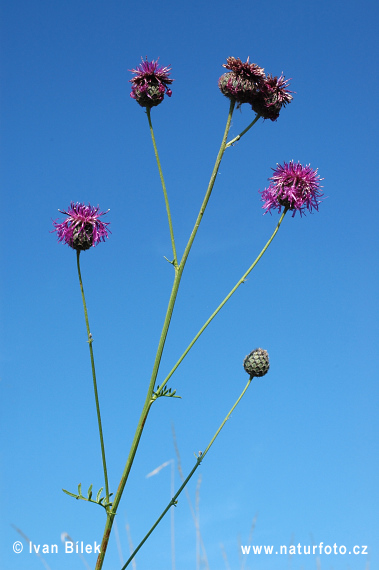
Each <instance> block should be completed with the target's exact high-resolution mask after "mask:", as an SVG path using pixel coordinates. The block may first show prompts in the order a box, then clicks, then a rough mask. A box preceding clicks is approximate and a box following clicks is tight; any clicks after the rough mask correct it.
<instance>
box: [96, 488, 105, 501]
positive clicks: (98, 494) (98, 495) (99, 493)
mask: <svg viewBox="0 0 379 570" xmlns="http://www.w3.org/2000/svg"><path fill="white" fill-rule="evenodd" d="M103 489H104V487H101V489H99V490H98V492H97V495H96V503H98V502H99V499H100V495H101V491H102V490H103Z"/></svg>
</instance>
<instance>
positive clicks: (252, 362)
mask: <svg viewBox="0 0 379 570" xmlns="http://www.w3.org/2000/svg"><path fill="white" fill-rule="evenodd" d="M243 367H244V369H245V370H246V372H247V373H248V374H250V378H254V376H264V375H265V374H267V372H268V369H269V368H270V361H269V359H268V352H267V350H263V349H262V348H256V349H255V350H253V351H252V352H250V354H248V355H247V356H246V357H245V360H244V361H243Z"/></svg>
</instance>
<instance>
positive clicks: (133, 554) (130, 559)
mask: <svg viewBox="0 0 379 570" xmlns="http://www.w3.org/2000/svg"><path fill="white" fill-rule="evenodd" d="M251 380H252V377H250V378H249V381H248V383H247V384H246V386H245V388H244V389H243V391H242V393H241V395H240V396H239V398H238V400H237V401H236V402H235V404H234V406H233V407H232V409H231V410H230V411H229V413H228V414H227V415H226V417H225V419H224V421H223V422H222V424H221V425H220V427H219V428H218V430H217V431H216V433H215V435H214V436H213V437H212V439H211V441H210V442H209V444H208V446H207V447H206V448H205V451H203V452H202V453H201V452H200V454H199V456H198V457H197V459H196V463H195V466H194V467H193V468H192V470H191V472H190V473H189V475H188V476H187V478H186V479H185V480H184V481H183V483H182V485H181V486H180V488H179V489H178V491H177V492H176V493H175V495H174V496H173V497H172V499H171V501H170V502H169V503H168V505H167V507H166V508H165V510H164V511H163V512H162V514H161V515H160V516H159V518H158V519H157V520H156V521H155V523H154V524H153V526H152V527H151V529H150V530H149V532H148V533H147V534H146V536H145V537H144V538H143V539H142V540H141V542H140V543H139V545H138V546H137V548H136V549H135V550H134V552H133V553H132V554H131V556H130V557H129V558H128V560H127V561H126V563H125V564H124V566H123V567H122V568H121V570H125V568H126V567H127V566H129V564H130V562H131V561H132V560H133V558H134V557H135V555H136V554H137V552H138V551H139V550H140V548H141V547H142V546H143V545H144V543H145V542H146V540H147V539H148V538H149V536H150V535H151V533H152V532H153V531H154V529H155V528H156V527H157V526H158V524H159V523H160V522H161V520H162V519H163V517H164V516H165V514H166V513H167V512H168V511H169V510H170V508H171V507H173V506H176V504H177V499H178V497H179V495H180V494H181V492H182V491H183V489H184V488H185V486H186V485H187V483H188V481H189V480H190V479H191V477H192V476H193V474H194V473H195V471H196V469H197V468H198V467H199V465H200V463H201V462H202V461H203V459H204V457H205V456H206V454H207V453H208V451H209V450H210V448H211V446H212V445H213V443H214V442H215V439H216V438H217V436H218V434H219V433H220V431H221V430H222V428H223V427H224V425H225V424H226V422H227V421H228V419H229V418H230V416H231V415H232V413H233V411H234V410H235V408H236V407H237V405H238V404H239V402H240V401H241V399H242V398H243V396H244V394H245V392H246V390H247V389H248V387H249V386H250V383H251Z"/></svg>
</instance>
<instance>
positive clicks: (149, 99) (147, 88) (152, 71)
mask: <svg viewBox="0 0 379 570" xmlns="http://www.w3.org/2000/svg"><path fill="white" fill-rule="evenodd" d="M141 59H142V58H141ZM158 59H159V58H158ZM158 59H157V61H154V60H153V61H147V58H146V61H143V59H142V63H140V65H139V66H138V67H137V68H136V69H130V70H129V71H131V72H132V73H135V74H136V76H135V77H133V78H132V79H129V82H130V83H132V91H131V93H130V96H131V97H132V99H135V100H136V101H137V103H139V105H141V107H156V106H157V105H159V104H160V103H162V101H163V99H164V96H165V93H166V95H168V97H171V95H172V91H171V89H169V88H168V87H167V86H168V85H170V84H171V83H172V82H173V81H174V80H173V79H170V78H169V71H171V69H170V68H169V67H161V66H159V65H158Z"/></svg>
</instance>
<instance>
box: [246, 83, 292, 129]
mask: <svg viewBox="0 0 379 570" xmlns="http://www.w3.org/2000/svg"><path fill="white" fill-rule="evenodd" d="M288 84H289V79H286V80H285V79H284V75H283V74H282V75H281V76H280V77H279V78H278V77H272V75H268V76H267V77H266V79H265V80H264V81H263V82H262V83H261V86H260V90H259V93H258V94H257V96H256V97H255V98H254V100H253V102H252V104H251V106H252V108H253V111H255V112H256V113H258V115H260V116H261V117H263V118H264V119H271V121H276V119H277V118H278V117H279V113H280V110H281V108H282V107H285V106H286V105H287V104H288V103H291V101H292V99H293V97H292V95H290V93H293V91H290V90H289V89H287V87H288Z"/></svg>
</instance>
